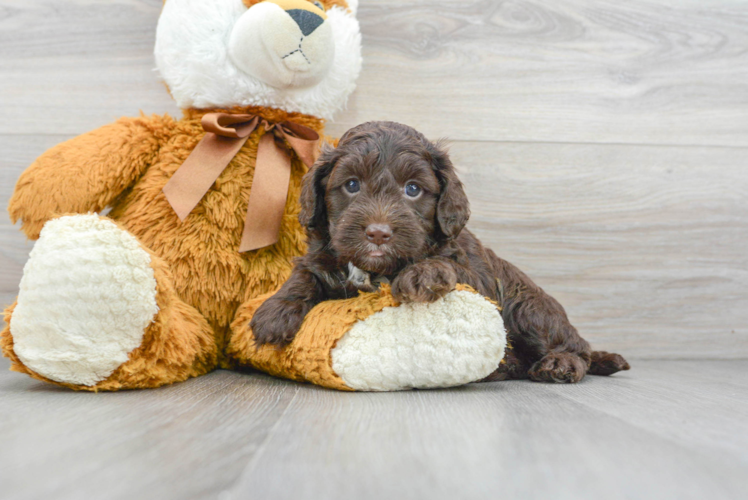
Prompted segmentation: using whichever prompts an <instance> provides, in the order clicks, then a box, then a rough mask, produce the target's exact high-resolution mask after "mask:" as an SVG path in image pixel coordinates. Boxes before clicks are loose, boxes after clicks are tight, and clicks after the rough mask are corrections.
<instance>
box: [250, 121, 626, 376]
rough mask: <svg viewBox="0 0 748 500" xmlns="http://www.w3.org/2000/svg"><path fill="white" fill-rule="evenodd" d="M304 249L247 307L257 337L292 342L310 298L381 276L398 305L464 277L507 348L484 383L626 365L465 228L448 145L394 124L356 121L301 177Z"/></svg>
mask: <svg viewBox="0 0 748 500" xmlns="http://www.w3.org/2000/svg"><path fill="white" fill-rule="evenodd" d="M301 205H302V207H301V214H300V216H299V218H300V220H301V223H302V225H303V226H305V227H306V228H307V237H308V240H309V251H308V253H307V254H306V255H305V256H304V257H301V258H299V259H298V260H297V261H296V263H295V267H294V270H293V273H292V274H291V277H290V278H289V280H288V281H287V282H286V283H285V284H284V285H283V287H282V288H281V289H280V290H279V291H278V293H276V294H275V295H274V296H273V297H271V298H270V299H268V300H267V302H265V303H264V304H263V305H262V306H261V307H260V308H259V309H258V310H257V312H256V314H255V316H254V318H253V319H252V322H251V328H252V331H253V332H254V335H255V338H256V340H257V342H258V343H260V344H265V343H272V344H278V345H283V344H286V343H288V342H290V341H291V340H293V337H294V335H295V334H296V332H297V331H298V329H299V327H300V326H301V323H302V321H303V319H304V316H305V315H306V314H307V313H308V312H309V310H311V309H312V308H313V307H314V306H315V305H317V304H318V303H320V302H322V301H324V300H332V299H340V298H347V297H354V296H356V294H357V293H358V291H359V290H367V291H368V290H371V289H373V287H374V286H376V284H377V282H390V283H391V284H392V293H393V295H394V296H395V298H397V299H398V300H399V301H401V302H433V301H435V300H437V299H438V298H440V297H442V296H443V295H445V294H447V293H448V292H450V291H451V290H452V289H453V288H454V286H455V284H456V283H465V284H468V285H470V286H472V287H473V288H475V289H476V290H478V291H479V292H480V293H481V294H483V295H484V296H486V297H489V298H490V299H492V300H494V301H496V302H498V303H499V304H500V305H501V308H502V316H503V319H504V323H505V326H506V330H507V334H508V338H509V341H510V343H511V346H512V349H511V350H509V351H508V352H507V355H506V362H505V363H502V364H501V365H500V366H499V367H498V368H497V370H496V372H494V373H493V374H492V375H491V376H489V377H488V379H487V380H502V379H506V378H527V377H529V378H531V379H533V380H538V381H544V382H578V381H580V380H581V379H582V378H583V377H584V375H585V374H586V373H592V374H595V375H610V374H612V373H615V372H617V371H619V370H628V369H629V365H628V363H627V362H626V360H625V359H623V357H621V356H620V355H618V354H609V353H606V352H599V351H592V349H591V348H590V345H589V344H588V343H587V341H585V340H584V339H583V338H582V337H580V336H579V334H578V333H577V330H576V329H575V328H574V327H573V326H572V325H571V324H570V323H569V319H568V318H567V317H566V313H565V312H564V309H563V307H561V304H559V303H558V302H557V301H556V300H555V299H554V298H553V297H551V296H549V295H548V294H546V293H545V292H543V290H542V289H541V288H540V287H538V286H537V285H535V284H534V283H533V282H532V281H531V280H530V278H528V277H527V276H526V275H525V274H523V273H522V272H521V271H520V270H519V269H517V268H516V267H514V266H513V265H511V264H510V263H508V262H506V261H504V260H501V259H500V258H498V257H497V256H496V255H495V254H494V253H493V252H492V251H491V250H490V249H488V248H484V247H483V245H481V243H480V241H478V239H477V238H476V237H475V236H473V234H472V233H470V231H468V230H467V229H464V226H465V223H466V222H467V220H468V217H469V216H470V209H469V205H468V200H467V197H466V196H465V192H464V191H463V188H462V184H461V183H460V181H459V179H458V178H457V175H456V174H455V171H454V167H453V166H452V163H451V162H450V160H449V157H448V156H447V154H446V153H445V152H444V151H443V150H442V149H440V148H439V147H438V146H437V145H434V144H432V143H431V142H429V141H428V140H427V139H426V138H425V137H424V136H423V135H421V134H420V133H419V132H417V131H416V130H414V129H412V128H410V127H407V126H405V125H401V124H398V123H393V122H369V123H364V124H363V125H359V126H358V127H355V128H353V129H351V130H349V131H348V132H346V134H345V135H344V136H343V137H342V138H341V139H340V144H339V145H338V147H337V148H336V149H332V148H328V149H325V151H324V152H323V153H322V155H321V156H320V158H319V160H318V161H317V163H316V164H315V165H314V167H313V168H312V170H310V171H309V173H307V174H306V176H305V177H304V185H303V190H302V194H301Z"/></svg>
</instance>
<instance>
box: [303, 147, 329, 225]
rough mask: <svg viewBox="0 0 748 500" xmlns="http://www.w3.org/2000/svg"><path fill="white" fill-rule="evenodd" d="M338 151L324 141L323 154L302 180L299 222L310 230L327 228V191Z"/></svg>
mask: <svg viewBox="0 0 748 500" xmlns="http://www.w3.org/2000/svg"><path fill="white" fill-rule="evenodd" d="M336 151H337V150H336V149H335V148H334V147H333V146H331V145H329V144H327V143H324V144H323V145H322V154H320V156H319V158H317V161H316V162H315V163H314V165H313V166H312V168H311V169H310V170H309V172H307V173H306V175H305V176H304V179H303V181H302V186H301V197H300V199H299V203H300V205H301V211H300V212H299V222H300V223H301V225H302V227H305V228H306V229H307V230H309V231H318V232H324V231H326V230H327V206H326V204H325V191H326V189H327V180H328V179H329V177H330V172H332V169H333V167H334V166H335V162H336V161H337V159H338V156H339V155H338V154H337V153H336Z"/></svg>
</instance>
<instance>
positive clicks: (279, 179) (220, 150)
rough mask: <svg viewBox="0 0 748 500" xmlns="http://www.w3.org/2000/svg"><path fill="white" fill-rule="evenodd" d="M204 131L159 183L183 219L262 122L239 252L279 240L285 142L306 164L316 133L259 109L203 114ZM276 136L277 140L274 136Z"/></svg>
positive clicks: (286, 172)
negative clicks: (250, 112) (264, 115)
mask: <svg viewBox="0 0 748 500" xmlns="http://www.w3.org/2000/svg"><path fill="white" fill-rule="evenodd" d="M201 123H202V126H203V130H205V132H206V133H205V137H204V138H203V139H202V140H201V141H200V142H199V143H198V145H197V146H196V147H195V149H194V150H193V151H192V153H190V156H189V157H187V160H185V162H184V163H183V164H182V166H181V167H179V168H178V169H177V171H176V172H175V173H174V175H173V176H172V177H171V179H169V182H167V183H166V185H165V186H164V188H163V192H164V195H165V196H166V199H167V201H168V202H169V204H170V205H171V206H172V208H173V209H174V212H175V213H176V214H177V216H178V217H179V218H180V220H184V219H186V218H187V216H188V215H189V214H190V212H192V210H193V209H194V208H195V207H196V206H197V205H198V204H199V203H200V200H202V198H203V197H204V196H205V194H206V193H207V192H208V191H209V190H210V188H211V186H212V185H213V183H215V181H216V180H217V179H218V177H219V176H220V175H221V173H222V172H223V171H224V169H225V168H226V167H227V166H228V165H229V163H231V160H232V159H233V158H234V156H236V154H237V153H238V152H239V150H240V149H241V148H242V146H243V145H244V143H245V142H247V139H248V138H249V136H250V135H251V134H252V132H253V131H255V130H256V129H257V127H258V125H260V124H262V129H264V130H263V135H262V137H261V138H260V142H259V145H258V148H257V160H256V162H255V171H254V177H253V179H252V190H251V191H250V195H249V201H248V205H247V215H246V218H245V221H244V230H243V233H242V239H241V244H240V245H239V251H240V252H246V251H248V250H256V249H258V248H263V247H266V246H269V245H272V244H274V243H276V242H277V241H278V235H279V232H280V226H281V222H282V220H283V213H284V212H285V207H286V199H287V197H288V186H289V182H290V178H291V158H290V156H289V154H288V152H287V151H286V150H287V148H286V147H285V145H281V144H278V142H281V143H283V142H285V143H287V144H288V145H289V146H291V149H293V150H294V151H295V152H296V154H297V156H298V157H299V159H300V160H301V161H302V162H304V164H305V165H306V166H307V167H311V166H312V164H313V163H314V161H315V159H316V158H315V153H316V149H317V142H318V141H319V134H318V133H317V132H315V131H314V130H312V129H310V128H308V127H305V126H303V125H299V124H296V123H292V122H282V123H269V122H268V121H267V120H264V119H262V118H261V117H259V116H257V115H247V114H242V115H240V114H235V115H232V114H228V113H207V114H205V115H204V116H203V118H202V121H201ZM276 139H278V141H276Z"/></svg>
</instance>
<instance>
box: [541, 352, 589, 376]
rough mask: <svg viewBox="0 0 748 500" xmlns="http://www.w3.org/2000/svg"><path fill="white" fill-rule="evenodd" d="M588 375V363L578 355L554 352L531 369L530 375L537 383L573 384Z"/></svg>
mask: <svg viewBox="0 0 748 500" xmlns="http://www.w3.org/2000/svg"><path fill="white" fill-rule="evenodd" d="M586 373H587V363H586V362H585V361H584V360H583V359H582V358H581V357H579V356H578V355H577V354H571V353H567V352H554V353H550V354H547V355H546V356H545V357H544V358H543V359H541V360H540V361H538V362H536V363H535V364H534V365H532V367H531V368H530V371H529V372H528V375H529V376H530V379H531V380H534V381H536V382H555V383H557V384H572V383H576V382H579V381H580V380H582V379H583V378H584V375H585V374H586Z"/></svg>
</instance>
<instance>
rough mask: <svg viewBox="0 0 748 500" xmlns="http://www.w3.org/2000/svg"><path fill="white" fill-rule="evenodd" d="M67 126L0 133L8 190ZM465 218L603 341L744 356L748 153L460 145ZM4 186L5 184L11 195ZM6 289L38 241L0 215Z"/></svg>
mask: <svg viewBox="0 0 748 500" xmlns="http://www.w3.org/2000/svg"><path fill="white" fill-rule="evenodd" d="M62 139H64V136H42V137H29V136H7V135H6V136H3V135H0V149H2V150H3V151H5V152H6V161H7V162H8V163H7V164H6V168H3V169H0V175H2V176H3V177H2V179H3V181H5V180H8V182H7V184H6V182H3V185H4V186H9V185H12V184H13V183H14V182H15V177H16V176H17V175H20V172H22V170H23V169H24V168H25V166H26V165H27V164H28V163H30V162H31V161H32V159H33V158H34V157H35V156H36V155H37V154H38V153H40V152H42V151H43V150H44V149H46V148H47V147H50V146H51V145H53V144H55V143H56V142H57V141H59V140H62ZM451 152H452V157H453V159H454V161H455V162H456V164H457V166H458V168H459V169H460V170H461V176H462V179H463V181H464V182H465V185H466V189H467V192H468V195H469V197H470V200H471V204H472V212H473V215H472V218H471V221H470V224H469V227H470V228H471V229H473V230H474V231H475V232H476V233H477V234H478V236H479V237H480V238H481V239H482V241H483V242H484V243H485V244H486V245H488V246H490V247H491V248H493V249H494V250H495V251H496V252H497V253H498V254H499V256H501V257H503V258H505V259H507V260H509V261H510V262H513V263H514V264H516V265H518V266H519V267H520V268H521V269H523V270H524V271H525V272H527V273H528V274H529V275H530V276H531V277H532V278H533V279H534V280H535V281H536V282H537V283H538V284H540V285H541V286H543V287H544V288H545V289H546V290H547V291H548V292H550V293H551V294H553V295H554V296H555V297H556V298H558V299H559V300H560V301H561V303H562V304H563V305H564V306H565V307H566V309H567V312H568V313H569V315H570V317H571V319H572V321H573V322H574V324H575V325H576V326H577V328H578V329H579V330H580V332H581V333H582V335H583V336H584V337H585V338H587V339H588V340H589V341H591V342H592V343H593V346H594V347H595V348H598V349H606V350H614V351H618V352H622V353H625V354H627V355H630V356H635V357H648V358H684V357H685V358H745V357H748V327H746V325H748V308H746V307H745V306H744V305H745V304H746V303H748V255H747V254H746V253H745V251H744V248H745V244H746V242H748V225H747V224H746V222H745V221H746V220H748V206H746V204H745V200H746V199H748V176H746V174H745V168H744V159H743V158H744V151H743V150H741V149H737V150H736V149H734V148H714V147H700V148H696V147H692V148H683V147H654V146H613V145H594V144H587V145H578V144H525V143H492V142H455V143H453V144H452V146H451ZM9 194H10V190H9V189H0V203H2V204H3V205H5V204H6V203H7V197H8V196H9ZM0 238H2V242H3V244H2V245H0V259H2V260H1V261H0V264H2V266H0V293H2V294H4V295H0V299H4V300H5V303H9V302H10V301H12V300H13V297H14V296H15V293H16V290H17V285H18V282H19V281H20V277H21V271H22V269H23V264H24V263H25V261H26V258H27V256H28V252H29V250H30V248H31V243H30V242H28V241H26V239H25V237H24V236H23V234H22V233H20V231H19V230H18V228H17V227H13V226H11V225H10V223H9V222H8V221H7V219H6V220H5V221H2V220H0Z"/></svg>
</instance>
